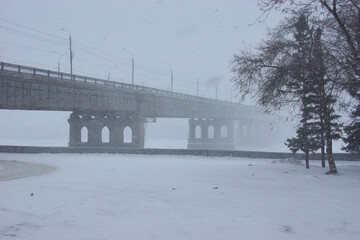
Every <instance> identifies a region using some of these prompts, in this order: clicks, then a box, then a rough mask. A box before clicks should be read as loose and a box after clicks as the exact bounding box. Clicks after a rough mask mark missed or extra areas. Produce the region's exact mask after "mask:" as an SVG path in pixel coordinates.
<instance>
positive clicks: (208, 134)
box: [187, 118, 234, 150]
mask: <svg viewBox="0 0 360 240" xmlns="http://www.w3.org/2000/svg"><path fill="white" fill-rule="evenodd" d="M187 148H188V149H211V150H232V149H234V123H233V120H226V119H202V118H199V119H194V118H191V119H190V120H189V138H188V144H187Z"/></svg>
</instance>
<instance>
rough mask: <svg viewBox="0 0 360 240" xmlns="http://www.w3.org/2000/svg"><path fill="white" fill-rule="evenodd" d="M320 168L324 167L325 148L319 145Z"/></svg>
mask: <svg viewBox="0 0 360 240" xmlns="http://www.w3.org/2000/svg"><path fill="white" fill-rule="evenodd" d="M324 144H325V143H324ZM321 167H323V168H324V167H325V146H324V145H321Z"/></svg>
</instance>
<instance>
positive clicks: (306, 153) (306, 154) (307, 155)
mask: <svg viewBox="0 0 360 240" xmlns="http://www.w3.org/2000/svg"><path fill="white" fill-rule="evenodd" d="M305 164H306V168H310V166H309V151H306V152H305Z"/></svg>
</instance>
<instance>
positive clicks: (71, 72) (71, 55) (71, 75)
mask: <svg viewBox="0 0 360 240" xmlns="http://www.w3.org/2000/svg"><path fill="white" fill-rule="evenodd" d="M60 30H62V31H66V32H68V33H69V42H70V77H71V80H72V79H73V67H72V60H73V52H72V47H71V33H70V31H69V30H66V29H64V28H61V29H60Z"/></svg>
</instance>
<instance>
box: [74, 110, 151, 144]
mask: <svg viewBox="0 0 360 240" xmlns="http://www.w3.org/2000/svg"><path fill="white" fill-rule="evenodd" d="M68 122H69V124H70V137H69V138H70V139H69V146H70V147H119V148H144V143H145V128H144V124H145V122H146V121H145V119H144V118H142V117H140V116H137V115H135V114H133V113H129V112H90V113H88V112H85V113H79V112H73V113H72V114H71V115H70V118H69V120H68ZM83 127H86V128H87V130H88V141H87V142H81V129H82V128H83ZM105 127H107V128H108V129H109V142H103V139H102V131H103V129H104V128H105ZM126 127H129V128H130V129H131V131H132V141H131V143H124V129H125V128H126Z"/></svg>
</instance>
